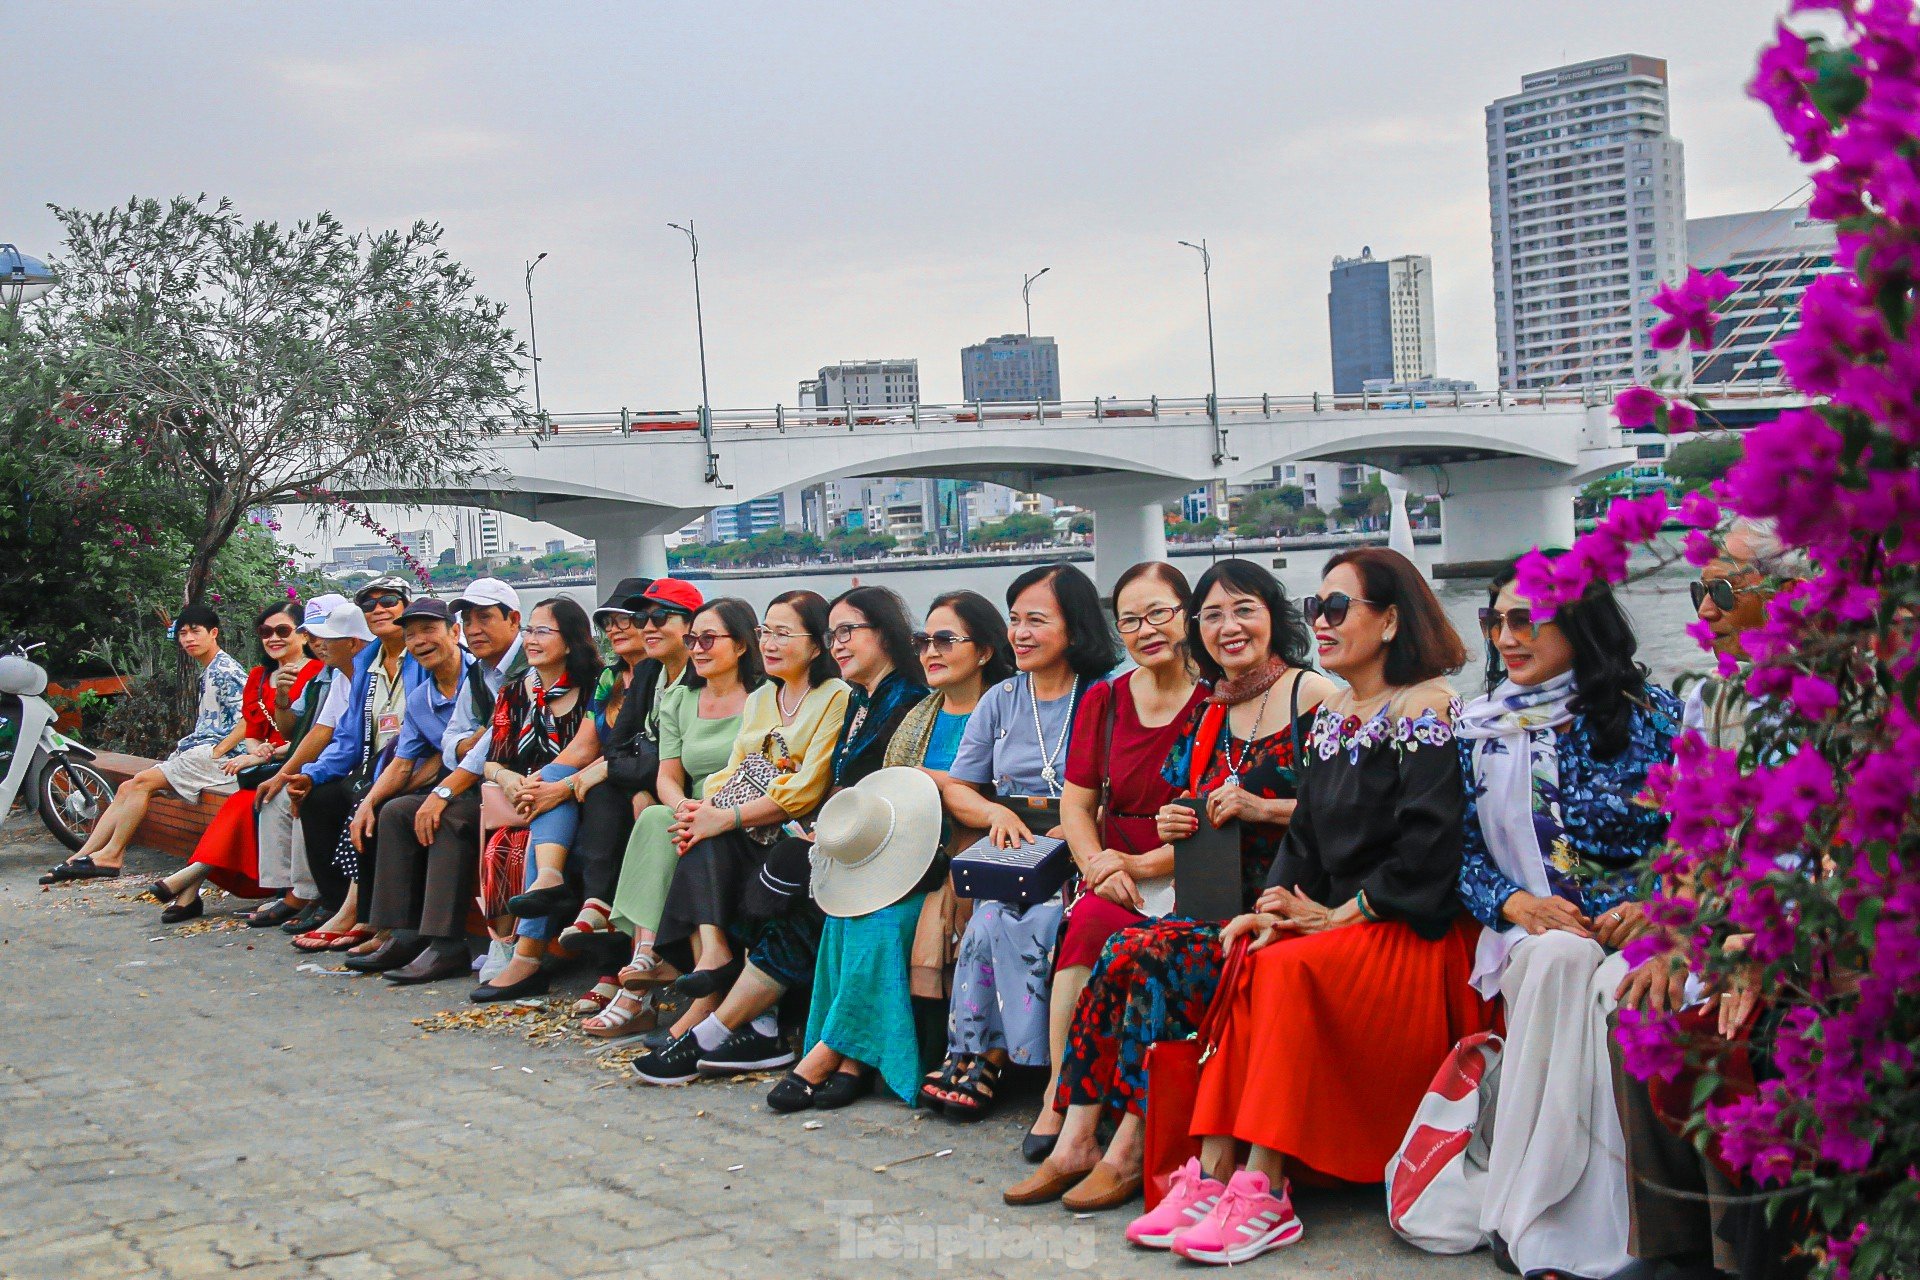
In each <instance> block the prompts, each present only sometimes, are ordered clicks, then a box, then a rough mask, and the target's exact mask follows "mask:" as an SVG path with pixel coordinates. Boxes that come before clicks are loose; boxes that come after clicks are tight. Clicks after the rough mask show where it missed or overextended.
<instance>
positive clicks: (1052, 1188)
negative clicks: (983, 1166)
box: [1000, 1156, 1097, 1205]
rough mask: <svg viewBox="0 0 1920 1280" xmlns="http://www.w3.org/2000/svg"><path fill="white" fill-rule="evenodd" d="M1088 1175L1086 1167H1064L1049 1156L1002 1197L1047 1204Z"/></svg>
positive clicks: (1022, 1202)
mask: <svg viewBox="0 0 1920 1280" xmlns="http://www.w3.org/2000/svg"><path fill="white" fill-rule="evenodd" d="M1096 1167H1097V1166H1096ZM1086 1176H1087V1171H1086V1170H1085V1169H1074V1170H1066V1169H1062V1168H1061V1167H1060V1166H1059V1165H1057V1164H1055V1163H1054V1162H1053V1157H1052V1156H1048V1157H1047V1158H1046V1159H1045V1160H1042V1161H1041V1162H1040V1167H1039V1168H1038V1169H1035V1170H1034V1171H1033V1172H1032V1173H1030V1174H1028V1175H1027V1176H1026V1177H1025V1178H1022V1179H1021V1180H1020V1181H1019V1182H1016V1183H1014V1184H1013V1185H1012V1186H1011V1187H1008V1188H1007V1189H1006V1191H1004V1192H1003V1193H1001V1196H1000V1198H1001V1199H1002V1200H1004V1201H1006V1202H1007V1203H1008V1204H1014V1205H1021V1204H1046V1203H1047V1202H1048V1201H1050V1200H1058V1199H1059V1198H1060V1197H1061V1196H1063V1195H1065V1194H1066V1193H1067V1191H1068V1190H1069V1189H1070V1188H1072V1187H1073V1186H1074V1185H1075V1184H1077V1183H1078V1182H1079V1181H1080V1180H1081V1179H1082V1178H1084V1177H1086Z"/></svg>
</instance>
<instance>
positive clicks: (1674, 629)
mask: <svg viewBox="0 0 1920 1280" xmlns="http://www.w3.org/2000/svg"><path fill="white" fill-rule="evenodd" d="M1439 550H1440V548H1439V547H1437V546H1419V547H1416V548H1415V549H1414V561H1415V563H1417V564H1419V565H1420V567H1421V568H1422V569H1426V568H1429V567H1430V566H1431V565H1432V563H1433V561H1434V558H1435V553H1437V552H1438V551H1439ZM1332 554H1333V553H1332V552H1330V551H1300V550H1294V551H1287V552H1271V551H1262V552H1250V553H1248V555H1247V558H1248V559H1250V560H1253V561H1254V562H1255V563H1257V564H1261V565H1266V566H1269V567H1270V566H1271V565H1272V562H1273V560H1274V558H1275V556H1276V555H1278V556H1282V557H1284V558H1285V560H1286V565H1285V567H1284V568H1281V569H1279V570H1276V574H1277V576H1278V577H1279V579H1280V582H1281V584H1282V585H1283V586H1285V587H1286V589H1287V595H1288V597H1289V598H1291V599H1294V600H1298V599H1299V598H1300V597H1301V596H1303V595H1307V594H1309V593H1311V592H1313V591H1314V590H1315V589H1316V588H1318V586H1319V584H1320V567H1321V566H1322V565H1323V564H1325V563H1326V561H1327V558H1328V557H1329V556H1330V555H1332ZM1172 558H1173V563H1174V564H1175V565H1177V566H1178V567H1179V568H1180V570H1181V571H1182V572H1183V573H1185V574H1186V575H1187V577H1188V579H1189V580H1193V581H1197V580H1198V579H1199V577H1200V575H1201V574H1202V573H1203V572H1205V571H1206V567H1207V565H1208V563H1209V562H1210V561H1211V560H1212V559H1213V555H1212V553H1210V552H1207V551H1201V552H1200V553H1199V554H1197V555H1182V554H1180V553H1179V551H1178V550H1176V552H1175V554H1174V555H1173V557H1172ZM1030 567H1031V566H1029V565H964V566H952V567H946V568H912V569H899V570H889V571H884V572H874V571H872V570H871V569H868V570H863V571H861V572H860V573H858V574H855V573H843V572H826V573H803V574H792V575H785V576H781V577H768V578H734V579H711V580H703V581H701V582H699V583H698V584H697V585H698V586H699V588H700V590H701V593H702V594H704V595H706V596H707V597H708V598H712V597H714V596H720V595H730V596H738V597H739V598H740V599H742V600H745V601H746V602H747V603H748V604H750V605H752V606H753V609H754V612H755V613H760V612H762V611H764V609H765V608H766V604H767V601H769V600H771V599H772V598H773V597H775V596H777V595H779V594H780V593H782V592H784V591H792V590H795V589H798V588H804V589H806V590H810V591H818V592H819V593H820V594H821V595H823V596H826V597H827V598H828V599H829V600H831V599H832V598H833V597H834V596H835V595H836V594H838V593H839V592H841V591H844V590H846V589H847V588H848V587H851V586H854V585H856V584H860V585H868V586H875V585H877V586H886V587H891V588H893V589H894V590H895V591H898V592H899V593H900V594H901V596H903V597H904V598H905V599H906V602H907V605H908V607H909V608H910V609H911V610H912V612H913V616H914V617H915V618H916V619H919V618H924V617H925V616H926V610H927V606H928V604H929V603H930V602H931V601H932V600H933V598H934V597H935V596H938V595H940V594H941V593H942V592H946V591H959V590H966V589H970V590H973V591H978V592H980V593H981V594H982V595H984V596H986V597H987V598H988V599H989V600H992V601H993V602H994V603H995V604H1001V603H1003V602H1004V600H1005V597H1006V589H1007V584H1008V583H1010V582H1012V581H1013V580H1014V579H1015V578H1016V577H1018V576H1019V575H1020V574H1021V573H1023V572H1025V571H1026V570H1027V569H1028V568H1030ZM1077 567H1079V568H1081V569H1083V570H1091V569H1092V567H1093V566H1092V565H1091V564H1086V563H1082V564H1080V565H1079V566H1077ZM1694 577H1695V574H1694V572H1693V570H1691V569H1689V568H1688V567H1687V566H1686V565H1684V564H1681V565H1675V566H1670V567H1667V568H1664V569H1660V570H1658V571H1656V572H1654V573H1652V574H1651V575H1649V576H1647V577H1645V578H1642V579H1641V580H1639V581H1637V582H1633V583H1630V584H1629V585H1627V586H1625V587H1623V588H1621V589H1620V600H1621V603H1622V604H1623V605H1624V606H1625V607H1626V610H1627V615H1628V617H1630V618H1631V619H1632V620H1633V626H1634V630H1635V632H1637V633H1638V635H1639V637H1640V652H1639V658H1640V661H1642V662H1644V663H1646V664H1647V666H1649V667H1650V668H1652V670H1653V675H1654V678H1655V679H1656V680H1659V681H1661V682H1662V683H1664V684H1668V685H1671V684H1672V683H1673V680H1674V677H1675V676H1677V675H1679V674H1681V673H1682V672H1688V671H1704V670H1706V669H1707V666H1708V661H1707V658H1706V655H1705V654H1703V653H1702V652H1701V651H1700V648H1699V646H1698V645H1696V644H1695V643H1694V641H1693V639H1692V638H1691V637H1690V636H1688V635H1687V634H1686V632H1685V630H1684V628H1685V627H1686V625H1687V623H1689V622H1691V621H1693V616H1694V615H1693V610H1692V607H1691V603H1690V601H1689V599H1688V596H1687V584H1688V583H1689V582H1691V581H1692V580H1693V579H1694ZM1433 587H1434V592H1435V594H1436V595H1438V596H1439V597H1440V603H1441V604H1442V605H1443V606H1445V608H1446V611H1447V616H1448V617H1449V618H1451V619H1452V620H1453V625H1454V626H1455V627H1457V628H1458V629H1459V631H1460V634H1461V636H1462V637H1464V638H1465V639H1466V641H1467V651H1468V653H1470V654H1471V655H1473V659H1472V661H1471V662H1470V663H1469V664H1468V667H1467V669H1466V670H1465V671H1462V672H1461V673H1460V674H1459V675H1457V676H1455V677H1454V680H1453V682H1454V685H1455V687H1456V688H1458V689H1460V690H1461V691H1462V692H1463V693H1468V694H1471V693H1477V692H1479V691H1480V688H1481V687H1482V686H1481V683H1480V681H1481V674H1480V659H1481V655H1482V654H1483V652H1484V644H1483V642H1482V641H1481V640H1480V637H1479V621H1478V617H1477V611H1478V610H1479V608H1480V607H1481V606H1482V605H1483V604H1485V603H1486V598H1487V597H1486V584H1485V583H1484V582H1481V581H1479V580H1477V579H1446V580H1442V581H1438V582H1435V583H1434V584H1433ZM549 594H556V592H553V591H548V590H544V589H540V588H534V589H530V590H529V591H527V592H526V593H525V596H524V598H525V599H526V600H527V602H528V603H529V605H530V604H532V603H533V602H534V601H536V600H539V599H541V598H544V596H546V595H549ZM557 594H561V595H567V596H571V597H573V598H574V599H575V600H578V601H579V602H580V603H581V604H582V605H584V606H585V607H586V608H587V609H589V610H591V609H592V608H593V607H594V605H595V604H596V603H597V601H596V600H595V599H594V593H593V589H592V588H590V587H562V588H559V589H558V591H557Z"/></svg>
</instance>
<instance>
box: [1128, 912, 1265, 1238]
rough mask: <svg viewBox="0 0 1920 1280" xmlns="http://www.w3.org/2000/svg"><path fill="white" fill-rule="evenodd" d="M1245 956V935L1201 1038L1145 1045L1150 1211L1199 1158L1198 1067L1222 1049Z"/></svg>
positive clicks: (1144, 1165) (1145, 1166)
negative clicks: (1196, 1115) (1196, 1118)
mask: <svg viewBox="0 0 1920 1280" xmlns="http://www.w3.org/2000/svg"><path fill="white" fill-rule="evenodd" d="M1246 957H1247V940H1246V938H1244V937H1242V938H1239V939H1238V940H1236V941H1235V942H1234V944H1233V949H1232V950H1231V951H1229V952H1227V958H1226V963H1225V964H1223V965H1222V966H1221V969H1220V985H1219V986H1217V987H1215V988H1214V992H1213V1002H1212V1003H1211V1004H1209V1005H1208V1006H1207V1016H1206V1017H1205V1018H1204V1019H1203V1020H1202V1021H1201V1023H1200V1030H1199V1031H1198V1033H1197V1034H1195V1035H1193V1036H1190V1037H1188V1038H1187V1039H1185V1040H1160V1041H1156V1042H1155V1043H1153V1044H1150V1045H1148V1046H1147V1114H1146V1134H1145V1144H1146V1149H1145V1151H1144V1153H1143V1154H1142V1157H1141V1161H1140V1168H1141V1174H1142V1176H1143V1178H1144V1179H1145V1183H1146V1186H1145V1191H1146V1197H1147V1209H1148V1210H1149V1211H1151V1210H1152V1209H1153V1207H1154V1206H1155V1205H1157V1204H1159V1203H1160V1199H1161V1197H1162V1196H1164V1195H1166V1194H1167V1184H1168V1183H1170V1182H1171V1181H1172V1180H1173V1175H1174V1174H1175V1173H1176V1172H1177V1171H1178V1170H1179V1169H1180V1168H1181V1166H1183V1165H1185V1164H1186V1163H1187V1161H1189V1160H1191V1159H1194V1158H1195V1157H1197V1156H1198V1155H1199V1154H1200V1139H1198V1138H1196V1137H1194V1136H1193V1134H1192V1132H1191V1130H1192V1128H1193V1104H1194V1100H1195V1099H1196V1098H1198V1097H1199V1094H1200V1068H1201V1067H1202V1066H1204V1065H1205V1064H1206V1061H1207V1059H1208V1058H1211V1057H1212V1056H1213V1051H1214V1050H1215V1049H1217V1048H1219V1047H1220V1033H1221V1032H1222V1031H1224V1030H1225V1029H1226V1022H1227V1010H1228V1009H1229V1008H1230V1007H1231V1006H1232V1004H1233V993H1234V991H1235V989H1236V988H1238V987H1239V985H1240V978H1241V971H1242V969H1243V968H1244V967H1245V963H1246Z"/></svg>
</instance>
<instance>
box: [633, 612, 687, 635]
mask: <svg viewBox="0 0 1920 1280" xmlns="http://www.w3.org/2000/svg"><path fill="white" fill-rule="evenodd" d="M686 616H687V615H686V614H685V613H682V612H681V611H680V610H678V609H649V610H647V611H646V612H645V613H636V614H634V615H633V621H634V624H635V625H636V626H642V627H653V628H654V629H656V630H658V629H659V628H661V627H664V626H666V625H667V623H669V622H671V621H672V620H673V619H675V618H684V617H686Z"/></svg>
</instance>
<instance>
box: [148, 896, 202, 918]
mask: <svg viewBox="0 0 1920 1280" xmlns="http://www.w3.org/2000/svg"><path fill="white" fill-rule="evenodd" d="M206 913H207V904H206V903H205V902H204V901H202V900H201V899H200V898H199V897H198V896H196V897H195V898H194V900H193V901H192V902H189V903H187V904H186V905H185V906H179V905H175V906H171V907H168V908H167V909H166V910H165V911H162V912H161V913H160V923H161V924H179V923H180V922H181V921H182V920H198V919H199V918H200V917H201V916H203V915H205V914H206Z"/></svg>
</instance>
